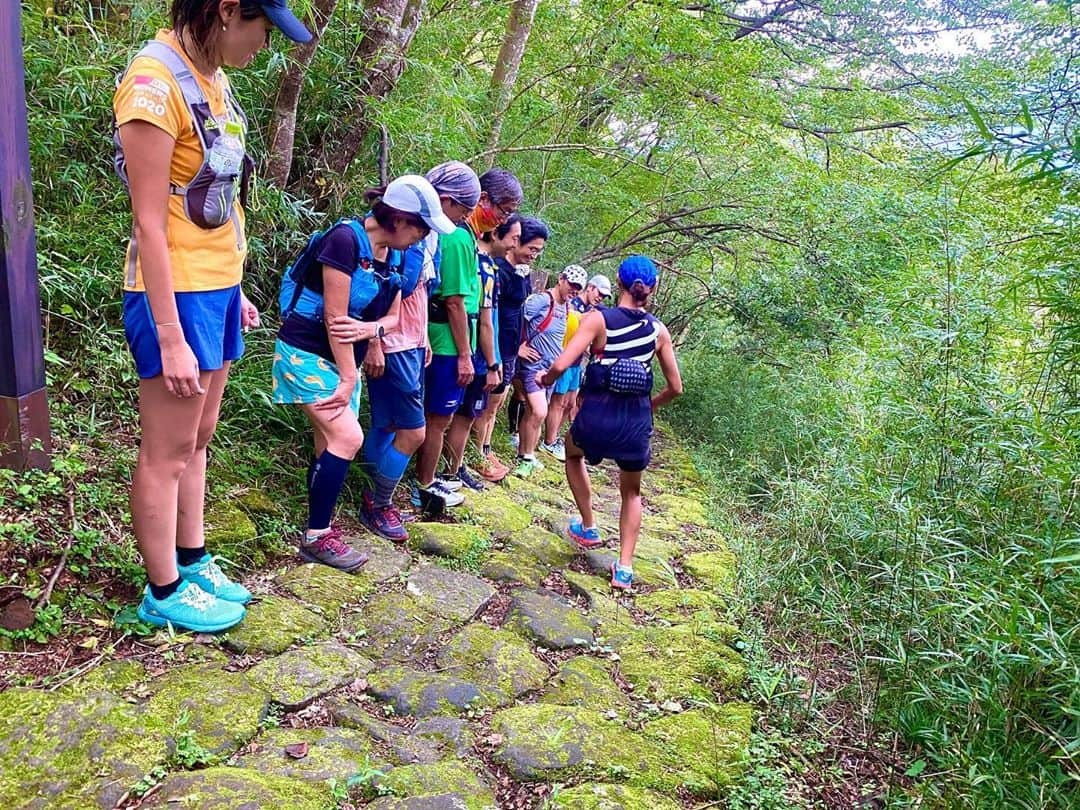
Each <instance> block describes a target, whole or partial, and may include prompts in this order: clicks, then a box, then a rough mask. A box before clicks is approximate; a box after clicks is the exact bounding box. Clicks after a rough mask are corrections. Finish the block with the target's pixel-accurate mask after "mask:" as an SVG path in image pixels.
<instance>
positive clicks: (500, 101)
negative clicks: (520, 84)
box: [485, 0, 540, 169]
mask: <svg viewBox="0 0 1080 810" xmlns="http://www.w3.org/2000/svg"><path fill="white" fill-rule="evenodd" d="M538 5H540V0H514V2H513V4H512V5H511V6H510V16H509V17H507V18H506V34H505V35H504V36H503V42H502V47H501V48H499V57H498V59H496V60H495V71H494V72H493V73H492V74H491V99H492V115H491V129H490V131H489V132H488V139H487V148H486V150H485V151H486V152H487V155H488V157H487V158H486V161H485V163H486V166H487V168H489V169H490V168H491V167H492V165H494V163H495V155H496V150H497V149H498V146H499V135H500V134H501V133H502V123H503V118H504V117H505V115H506V110H507V107H508V106H509V104H510V98H511V97H512V96H513V93H514V84H515V83H516V82H517V77H518V70H520V69H521V60H522V57H524V56H525V46H526V44H528V41H529V33H530V32H531V31H532V24H533V18H534V17H535V16H536V7H537V6H538Z"/></svg>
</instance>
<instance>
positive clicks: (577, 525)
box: [569, 520, 604, 549]
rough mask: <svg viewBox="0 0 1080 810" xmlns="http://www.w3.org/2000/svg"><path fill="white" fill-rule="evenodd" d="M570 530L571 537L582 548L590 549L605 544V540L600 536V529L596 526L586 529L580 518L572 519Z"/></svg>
mask: <svg viewBox="0 0 1080 810" xmlns="http://www.w3.org/2000/svg"><path fill="white" fill-rule="evenodd" d="M569 532H570V539H571V540H573V541H574V542H575V543H576V544H577V545H578V546H579V547H581V548H585V549H590V548H596V547H597V546H602V545H604V541H603V540H602V539H601V538H600V530H599V529H598V528H596V527H595V526H593V527H592V528H591V529H586V528H585V527H584V526H582V525H581V521H580V520H572V521H570V529H569Z"/></svg>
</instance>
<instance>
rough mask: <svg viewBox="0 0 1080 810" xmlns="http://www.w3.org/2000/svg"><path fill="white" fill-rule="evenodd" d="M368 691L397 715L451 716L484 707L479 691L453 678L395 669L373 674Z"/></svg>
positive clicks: (444, 674)
mask: <svg viewBox="0 0 1080 810" xmlns="http://www.w3.org/2000/svg"><path fill="white" fill-rule="evenodd" d="M368 691H369V692H370V693H371V694H372V695H374V696H375V697H376V698H377V699H378V700H381V701H383V702H385V703H389V704H390V706H392V707H393V709H394V713H395V714H398V715H412V716H415V717H432V716H434V715H450V716H453V715H458V714H461V712H463V711H464V710H466V709H468V708H471V707H473V706H479V705H487V700H486V698H485V696H484V693H483V692H482V691H481V689H480V687H478V686H477V685H476V684H474V683H470V682H469V681H466V680H464V679H462V678H459V677H457V676H456V675H455V674H450V673H445V672H421V671H419V670H415V669H410V668H408V667H403V666H397V665H392V666H386V667H381V668H379V669H377V670H375V671H374V672H372V673H371V674H370V676H369V677H368Z"/></svg>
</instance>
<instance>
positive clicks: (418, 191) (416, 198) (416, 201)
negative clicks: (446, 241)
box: [382, 174, 457, 234]
mask: <svg viewBox="0 0 1080 810" xmlns="http://www.w3.org/2000/svg"><path fill="white" fill-rule="evenodd" d="M382 201H383V202H384V203H386V204H387V205H389V206H390V207H391V208H396V209H397V210H398V211H405V212H406V213H409V214H419V215H420V218H421V219H423V220H424V222H426V223H427V224H428V225H430V226H431V229H432V230H433V231H435V232H436V233H441V234H450V233H453V232H454V231H455V230H457V225H455V224H454V223H453V222H451V221H450V217H448V216H447V215H446V214H444V213H443V210H442V203H441V202H439V195H438V193H437V192H436V191H435V188H434V186H432V185H431V183H429V182H428V181H427V180H425V179H424V178H423V177H421V176H420V175H418V174H404V175H402V176H401V177H398V178H397V179H395V180H391V181H390V185H388V186H387V187H386V191H384V192H383V195H382Z"/></svg>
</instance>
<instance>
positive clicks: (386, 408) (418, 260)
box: [360, 160, 480, 542]
mask: <svg viewBox="0 0 1080 810" xmlns="http://www.w3.org/2000/svg"><path fill="white" fill-rule="evenodd" d="M425 176H426V179H427V181H428V182H429V183H431V185H432V186H433V187H434V189H435V191H436V193H437V194H438V195H439V202H440V204H441V206H442V210H443V213H444V214H446V215H447V217H449V219H450V220H451V221H452V222H453V223H454V224H455V227H456V226H457V225H460V224H461V222H462V221H464V219H465V217H466V216H468V215H469V214H470V213H472V210H473V208H475V207H476V203H477V202H478V201H479V199H480V180H479V179H478V178H477V176H476V172H474V171H473V170H472V169H470V168H469V167H468V166H467V165H465V164H464V163H462V162H461V161H456V160H452V161H449V162H447V163H442V164H440V165H438V166H436V167H435V168H433V169H432V170H431V171H429V172H428V173H427V175H425ZM438 246H439V234H438V233H437V232H436V231H431V232H430V233H428V235H427V236H426V237H424V238H423V239H421V240H420V241H419V242H417V243H416V244H414V245H412V246H411V247H410V248H409V249H408V250H407V251H406V252H405V262H404V272H403V278H402V285H401V316H400V318H399V320H398V326H397V328H395V329H390V330H387V332H386V334H385V335H384V336H383V338H382V339H381V340H372V341H371V342H370V343H369V344H368V350H367V355H366V357H365V358H364V373H365V375H366V376H367V380H368V397H369V399H370V402H371V430H370V431H369V432H368V435H367V438H366V439H365V440H364V462H365V464H366V466H367V471H368V475H369V477H370V478H371V481H372V488H371V489H369V490H365V492H364V493H363V502H362V505H361V507H360V521H361V522H362V523H363V524H364V525H365V526H367V527H368V528H369V529H371V530H372V531H373V532H375V533H376V534H380V535H382V536H383V537H386V538H388V539H390V540H393V541H395V542H403V541H404V540H406V539H407V538H408V533H407V532H406V531H405V527H404V525H403V524H402V520H401V515H400V513H399V512H398V510H397V508H396V507H395V506H394V504H393V494H394V490H395V489H396V488H397V484H398V482H399V481H400V480H401V477H402V475H404V473H405V468H406V467H407V466H408V463H409V459H410V458H412V455H413V453H415V452H416V451H417V450H418V449H419V448H420V445H421V444H423V443H424V435H425V425H426V419H425V416H424V368H425V366H426V365H427V360H428V357H429V356H430V351H431V348H430V343H429V342H428V284H429V283H430V282H432V281H433V280H434V279H435V278H436V275H437V272H438V271H437V264H438V262H439V259H440V256H439V252H438ZM431 499H432V500H431V501H430V502H429V503H428V509H429V511H431V512H433V513H436V514H438V513H440V512H442V510H443V509H445V508H446V507H447V506H456V505H457V504H459V503H461V501H462V497H461V496H460V495H458V494H456V493H451V492H447V493H445V496H442V495H435V494H433V495H432V496H431Z"/></svg>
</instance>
